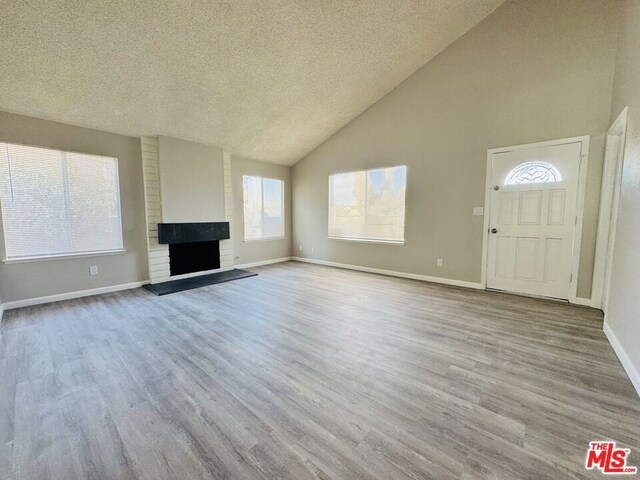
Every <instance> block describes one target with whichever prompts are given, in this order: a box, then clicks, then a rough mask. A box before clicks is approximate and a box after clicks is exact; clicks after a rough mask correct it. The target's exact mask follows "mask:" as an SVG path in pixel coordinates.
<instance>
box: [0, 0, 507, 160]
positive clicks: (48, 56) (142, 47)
mask: <svg viewBox="0 0 640 480" xmlns="http://www.w3.org/2000/svg"><path fill="white" fill-rule="evenodd" d="M503 1H504V0H415V1H408V0H404V1H402V0H396V1H392V0H389V1H382V0H361V1H356V0H351V1H348V0H344V1H321V0H280V1H277V0H274V1H266V0H263V1H243V0H238V1H217V2H212V1H206V0H200V1H198V0H180V1H174V2H169V1H166V0H162V1H152V0H128V1H123V0H100V1H95V0H84V1H83V0H76V1H72V0H4V1H3V2H2V7H1V8H0V31H1V32H2V33H1V34H0V110H5V111H9V112H14V113H20V114H24V115H31V116H35V117H40V118H45V119H50V120H56V121H60V122H65V123H70V124H73V125H80V126H84V127H90V128H96V129H101V130H106V131H110V132H115V133H121V134H125V135H133V136H138V135H152V134H160V135H170V136H173V137H179V138H183V139H188V140H194V141H199V142H203V143H208V144H213V145H218V146H222V147H225V148H228V149H229V150H230V151H231V152H233V153H235V154H239V155H243V156H246V157H249V158H254V159H257V160H263V161H268V162H273V163H282V164H286V165H291V164H293V163H295V162H296V161H298V160H299V159H300V158H302V157H303V156H304V155H306V154H307V153H309V152H310V151H311V150H313V149H314V148H315V147H317V146H318V145H319V144H320V143H322V141H324V140H326V139H327V138H328V137H329V136H331V135H332V134H333V133H334V132H336V131H337V130H338V129H340V128H341V127H342V126H344V125H345V124H346V123H348V122H349V121H350V120H352V119H353V118H354V117H356V116H357V115H358V114H359V113H361V112H362V111H364V110H365V109H366V108H367V107H368V106H370V105H371V104H373V103H374V102H376V101H377V100H378V99H380V98H381V97H382V96H384V94H386V93H387V92H388V91H389V90H391V89H392V88H393V87H395V86H396V85H397V84H398V83H400V82H401V81H402V80H404V79H405V78H406V77H407V76H409V75H410V74H411V73H413V72H414V71H415V70H417V69H418V68H419V67H420V66H422V65H423V64H424V63H426V62H427V61H428V60H430V59H431V58H432V57H434V56H435V55H436V54H437V53H439V52H440V51H442V50H443V49H444V48H445V47H446V46H447V45H449V44H450V43H452V42H453V41H454V40H455V39H456V38H458V37H460V36H461V35H462V34H464V33H465V32H466V31H467V30H469V29H470V28H471V27H472V26H474V25H475V24H477V23H478V22H479V21H481V20H482V19H483V18H484V17H485V16H486V15H488V14H489V13H490V12H491V11H493V10H494V9H495V8H496V7H497V6H499V5H500V4H501V3H503Z"/></svg>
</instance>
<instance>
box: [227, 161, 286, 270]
mask: <svg viewBox="0 0 640 480" xmlns="http://www.w3.org/2000/svg"><path fill="white" fill-rule="evenodd" d="M244 175H255V176H258V177H268V178H278V179H280V180H283V181H284V197H285V224H284V227H285V238H284V239H274V240H254V241H249V242H245V241H244V203H243V195H242V177H243V176H244ZM231 177H232V189H233V222H234V223H233V237H234V238H233V250H234V252H235V255H236V263H237V264H239V265H242V264H247V263H253V262H261V261H264V260H273V259H277V258H284V257H289V256H290V255H291V168H290V167H284V166H282V165H272V164H269V163H264V162H256V161H254V160H248V159H245V158H242V157H237V156H235V155H232V156H231Z"/></svg>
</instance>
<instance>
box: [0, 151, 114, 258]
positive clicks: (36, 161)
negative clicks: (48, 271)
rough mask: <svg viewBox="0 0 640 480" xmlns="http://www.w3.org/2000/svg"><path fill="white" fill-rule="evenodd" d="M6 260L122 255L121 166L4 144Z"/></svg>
mask: <svg viewBox="0 0 640 480" xmlns="http://www.w3.org/2000/svg"><path fill="white" fill-rule="evenodd" d="M0 204H1V205H2V221H3V224H4V239H5V248H6V254H7V259H8V260H10V259H20V258H29V257H53V256H64V255H74V254H83V253H102V252H109V251H114V250H122V248H123V245H122V222H121V219H120V192H119V187H118V160H117V159H116V158H111V157H100V156H97V155H86V154H82V153H71V152H62V151H59V150H51V149H47V148H38V147H28V146H24V145H13V144H9V143H0Z"/></svg>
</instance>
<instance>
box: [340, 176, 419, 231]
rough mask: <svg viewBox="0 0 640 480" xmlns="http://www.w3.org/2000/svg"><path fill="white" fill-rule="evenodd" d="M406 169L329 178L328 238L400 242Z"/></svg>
mask: <svg viewBox="0 0 640 480" xmlns="http://www.w3.org/2000/svg"><path fill="white" fill-rule="evenodd" d="M406 185H407V167H404V166H401V167H391V168H379V169H375V170H366V171H360V172H350V173H340V174H337V175H331V176H330V177H329V237H335V238H347V239H352V240H378V241H386V242H396V243H401V242H403V241H404V199H405V190H406Z"/></svg>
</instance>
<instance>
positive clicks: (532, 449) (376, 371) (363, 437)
mask: <svg viewBox="0 0 640 480" xmlns="http://www.w3.org/2000/svg"><path fill="white" fill-rule="evenodd" d="M255 270H256V271H257V272H258V273H259V276H257V277H253V278H248V279H244V280H239V281H236V282H231V283H225V284H220V285H214V286H210V287H205V288H201V289H198V290H191V291H188V292H183V293H179V294H174V295H168V296H165V297H156V296H153V295H152V294H150V293H149V292H146V291H145V290H142V289H137V290H131V291H126V292H122V293H117V294H109V295H104V296H99V297H90V298H84V299H78V300H72V301H66V302H61V303H56V304H50V305H46V306H40V307H31V308H24V309H21V310H15V311H9V312H7V313H6V314H5V320H4V322H3V323H2V326H1V327H0V335H1V336H0V478H2V479H14V478H15V479H24V480H36V479H45V478H46V479H64V480H70V479H76V478H87V479H88V478H91V479H105V480H114V479H133V478H139V479H149V480H161V479H180V480H189V479H211V478H215V479H223V478H228V479H254V478H256V479H257V478H277V479H291V480H303V479H307V478H318V479H365V478H367V479H368V478H378V479H385V480H389V479H405V478H406V479H422V478H431V479H437V480H445V479H485V478H486V479H509V480H514V479H525V478H526V479H536V480H539V479H571V478H602V477H601V475H600V474H599V473H596V472H591V473H589V474H587V472H586V471H585V470H584V459H585V454H586V449H587V446H588V442H589V441H591V440H596V439H598V440H599V439H614V440H616V441H618V442H620V443H621V444H623V445H626V446H628V447H630V448H632V453H631V463H632V464H635V465H639V466H640V399H638V397H637V396H636V394H635V392H634V390H633V388H632V386H631V383H630V382H629V380H628V379H627V377H626V376H625V374H624V372H623V370H622V367H621V366H620V364H619V362H618V360H617V358H616V356H615V354H614V352H613V350H612V349H611V347H610V346H609V344H608V343H607V341H606V339H605V336H604V334H603V333H602V316H601V314H600V313H598V312H596V311H595V310H590V309H586V308H580V307H572V306H568V305H564V304H559V303H553V302H546V301H541V300H534V299H528V298H520V297H515V296H509V295H504V294H499V293H489V292H481V291H473V290H465V289H461V288H455V287H446V286H440V285H435V284H428V283H422V282H418V281H411V280H402V279H397V278H390V277H384V276H378V275H371V274H366V273H359V272H352V271H346V270H338V269H334V268H329V267H320V266H312V265H307V264H300V263H294V262H290V263H286V264H280V265H274V266H269V267H262V268H259V269H255Z"/></svg>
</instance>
